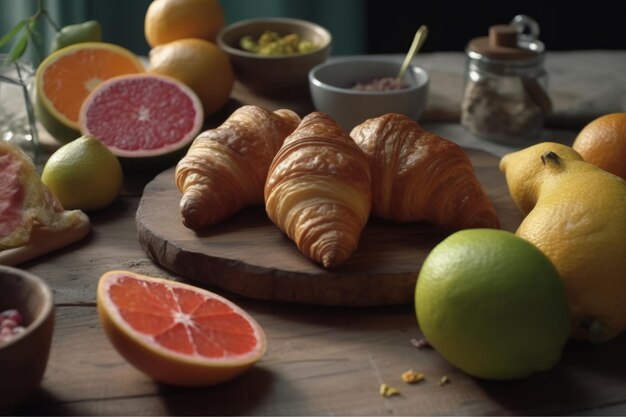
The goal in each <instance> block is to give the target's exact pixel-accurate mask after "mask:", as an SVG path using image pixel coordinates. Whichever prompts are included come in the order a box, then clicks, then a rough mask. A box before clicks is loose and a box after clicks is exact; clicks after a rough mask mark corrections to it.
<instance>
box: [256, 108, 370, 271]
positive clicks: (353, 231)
mask: <svg viewBox="0 0 626 417" xmlns="http://www.w3.org/2000/svg"><path fill="white" fill-rule="evenodd" d="M371 204H372V193H371V179H370V168H369V165H368V163H367V159H366V158H365V155H364V154H363V152H362V151H361V149H359V147H358V146H357V145H356V144H355V143H354V141H353V140H352V138H351V137H350V136H349V135H348V134H347V132H345V131H344V130H343V129H342V128H340V127H339V125H338V124H337V123H336V122H335V121H334V120H333V119H332V118H331V117H330V116H328V115H325V114H323V113H319V112H314V113H311V114H309V115H307V116H306V117H304V119H302V122H301V123H300V125H299V126H298V128H297V129H296V130H295V131H294V132H293V133H292V134H291V135H290V136H289V137H287V139H285V142H284V143H283V146H282V148H281V149H280V150H279V151H278V153H277V154H276V157H275V158H274V161H273V162H272V165H271V167H270V170H269V173H268V177H267V182H266V184H265V209H266V212H267V214H268V216H269V218H270V219H271V220H272V221H273V222H274V224H276V225H277V226H278V228H280V229H281V230H282V231H283V232H284V233H286V234H287V236H288V237H289V238H290V239H291V240H292V241H294V242H295V244H296V246H297V247H298V249H299V250H300V251H301V252H302V253H303V254H304V255H306V256H307V257H309V258H310V259H312V260H314V261H316V262H318V263H320V264H322V265H323V266H324V267H326V268H331V267H334V266H337V265H339V264H340V263H342V262H344V261H345V260H346V259H348V258H349V257H350V255H351V254H352V253H353V252H354V251H355V250H356V248H357V244H358V241H359V238H360V236H361V232H362V230H363V227H365V224H366V223H367V220H368V217H369V214H370V209H371Z"/></svg>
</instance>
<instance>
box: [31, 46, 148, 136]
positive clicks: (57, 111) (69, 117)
mask: <svg viewBox="0 0 626 417" xmlns="http://www.w3.org/2000/svg"><path fill="white" fill-rule="evenodd" d="M144 70H145V69H144V66H143V64H142V63H141V61H140V60H139V58H138V57H137V56H136V55H135V54H133V53H132V52H130V51H129V50H127V49H125V48H122V47H121V46H117V45H114V44H110V43H106V42H81V43H77V44H74V45H70V46H67V47H65V48H62V49H59V50H58V51H55V52H53V53H51V54H50V55H48V57H47V58H46V59H44V60H43V62H42V63H41V64H40V65H39V67H38V68H37V72H36V74H35V85H36V97H35V111H36V113H37V118H38V120H39V121H40V122H41V124H42V125H43V126H44V127H45V128H46V130H48V132H49V133H50V134H51V135H52V136H53V137H55V138H56V139H58V140H59V141H61V142H68V141H70V140H73V139H76V138H77V137H78V136H80V133H79V126H78V113H79V110H80V106H81V104H82V103H83V100H84V99H85V97H87V95H88V94H89V92H90V91H91V90H93V89H94V88H95V87H96V86H97V85H98V84H100V83H101V82H102V81H103V80H106V79H108V78H111V77H114V76H116V75H121V74H130V73H137V72H143V71H144Z"/></svg>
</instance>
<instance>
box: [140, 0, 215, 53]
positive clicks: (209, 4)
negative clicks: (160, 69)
mask: <svg viewBox="0 0 626 417" xmlns="http://www.w3.org/2000/svg"><path fill="white" fill-rule="evenodd" d="M225 24H226V19H225V17H224V10H223V9H222V6H221V4H220V2H219V1H218V0H154V1H153V2H152V3H150V6H148V10H147V11H146V16H145V21H144V32H145V35H146V40H147V41H148V44H149V45H150V46H151V47H154V46H157V45H162V44H164V43H168V42H171V41H175V40H178V39H184V38H199V39H206V40H208V41H212V42H213V41H215V38H216V37H217V33H218V32H219V31H220V30H221V29H222V28H223V27H224V26H225Z"/></svg>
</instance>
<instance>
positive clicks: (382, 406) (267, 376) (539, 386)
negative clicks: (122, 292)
mask: <svg viewBox="0 0 626 417" xmlns="http://www.w3.org/2000/svg"><path fill="white" fill-rule="evenodd" d="M237 302H238V304H239V305H241V306H242V307H244V308H245V309H246V310H247V311H248V312H250V314H252V315H253V316H254V317H255V318H256V319H257V320H258V321H259V323H260V324H261V326H263V328H264V329H265V331H266V333H267V336H268V342H269V349H268V352H267V354H266V356H265V357H264V358H263V359H262V360H261V361H260V362H259V363H258V364H257V365H256V366H255V367H254V368H252V369H251V371H249V372H248V373H246V374H244V375H243V376H241V377H239V378H237V379H235V380H232V381H230V382H227V383H225V384H223V385H219V386H215V387H206V388H196V389H187V388H177V387H171V386H166V385H162V384H159V383H156V382H153V381H152V380H150V379H149V378H148V377H145V376H144V375H143V374H141V373H140V372H138V371H136V370H135V369H134V368H132V367H131V366H130V365H129V364H128V363H127V362H126V361H125V360H124V359H123V358H122V357H121V356H120V355H119V354H118V353H117V352H116V351H115V350H114V349H113V347H112V346H111V345H110V344H109V342H108V340H107V339H106V337H105V335H104V332H103V330H102V328H101V327H100V324H99V321H98V317H97V313H96V309H95V306H93V305H84V306H59V307H57V323H56V327H55V334H54V340H53V346H52V350H51V355H50V360H49V365H48V369H47V371H46V374H45V376H44V380H43V384H42V389H41V390H40V391H39V392H37V393H36V394H35V396H34V397H33V398H32V399H31V401H30V403H29V404H28V405H25V406H23V407H21V408H20V409H18V410H16V413H15V414H28V415H32V414H45V415H168V414H169V415H189V414H194V415H451V414H456V415H458V414H462V415H485V414H488V415H492V414H498V415H503V414H548V415H551V414H563V413H566V414H569V413H580V414H585V413H589V411H591V410H594V409H595V410H596V411H597V408H596V407H601V406H602V405H604V404H608V405H612V406H613V407H615V406H616V405H617V404H621V403H625V402H626V391H624V390H623V386H624V384H625V383H626V364H625V363H624V361H622V360H621V357H622V352H623V351H624V349H626V337H620V338H618V339H616V340H614V341H613V342H611V343H608V344H605V345H600V346H597V345H591V344H585V343H575V342H570V343H569V344H568V345H567V346H566V348H565V351H564V356H563V359H562V360H561V362H560V363H559V364H558V365H557V366H556V367H555V368H553V369H552V370H550V371H548V372H544V373H541V374H537V375H535V376H531V377H529V378H526V379H524V380H520V381H512V382H492V381H481V380H478V379H475V378H472V377H469V376H467V375H465V374H463V373H462V372H460V371H458V370H456V369H455V368H453V367H452V366H451V365H449V364H448V363H447V362H446V361H445V360H443V359H442V358H441V357H440V356H439V355H438V353H437V352H436V351H434V350H432V349H423V350H420V349H417V348H415V347H414V346H413V345H412V344H411V342H410V340H411V339H412V338H420V337H421V334H420V332H419V329H418V326H417V323H416V319H415V316H414V313H413V309H412V307H410V306H399V307H398V306H396V307H371V308H364V309H355V308H346V307H320V306H295V305H291V304H285V303H276V302H273V303H269V302H262V301H255V300H249V299H243V298H242V299H239V300H237ZM410 368H412V369H414V370H416V371H419V372H423V373H424V374H425V375H426V380H425V381H424V382H422V383H419V384H415V385H407V384H405V383H403V382H402V381H401V379H400V375H401V373H402V372H404V371H405V370H407V369H410ZM443 375H447V376H448V377H449V379H450V381H451V382H450V383H449V384H445V385H443V386H440V385H439V380H440V378H441V377H442V376H443ZM381 383H387V384H389V385H392V386H395V387H397V388H398V389H399V390H400V392H401V395H400V396H397V397H389V398H385V397H382V396H380V395H379V393H378V389H379V387H380V384H381Z"/></svg>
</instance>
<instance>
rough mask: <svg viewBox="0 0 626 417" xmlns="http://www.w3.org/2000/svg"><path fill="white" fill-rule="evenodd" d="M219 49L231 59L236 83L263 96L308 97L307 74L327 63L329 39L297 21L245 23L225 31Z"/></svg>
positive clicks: (281, 19) (321, 30)
mask: <svg viewBox="0 0 626 417" xmlns="http://www.w3.org/2000/svg"><path fill="white" fill-rule="evenodd" d="M217 44H218V46H219V47H220V48H221V49H222V50H224V51H225V52H226V53H227V54H228V55H229V57H230V61H231V63H232V65H233V69H234V71H235V76H236V77H237V80H238V81H239V82H241V83H242V84H243V85H245V86H246V87H248V89H250V90H251V91H253V92H255V93H257V94H260V95H264V96H274V97H278V96H288V95H297V94H308V81H307V77H308V73H309V70H310V69H311V68H313V67H315V66H316V65H318V64H320V63H322V62H324V61H326V59H327V58H328V56H329V54H330V50H331V46H332V36H331V34H330V32H328V30H326V29H325V28H323V27H322V26H320V25H318V24H316V23H313V22H308V21H305V20H300V19H292V18H284V17H274V18H259V19H248V20H243V21H240V22H237V23H233V24H231V25H228V26H227V27H225V28H224V29H223V30H222V31H221V32H220V33H219V34H218V36H217Z"/></svg>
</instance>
